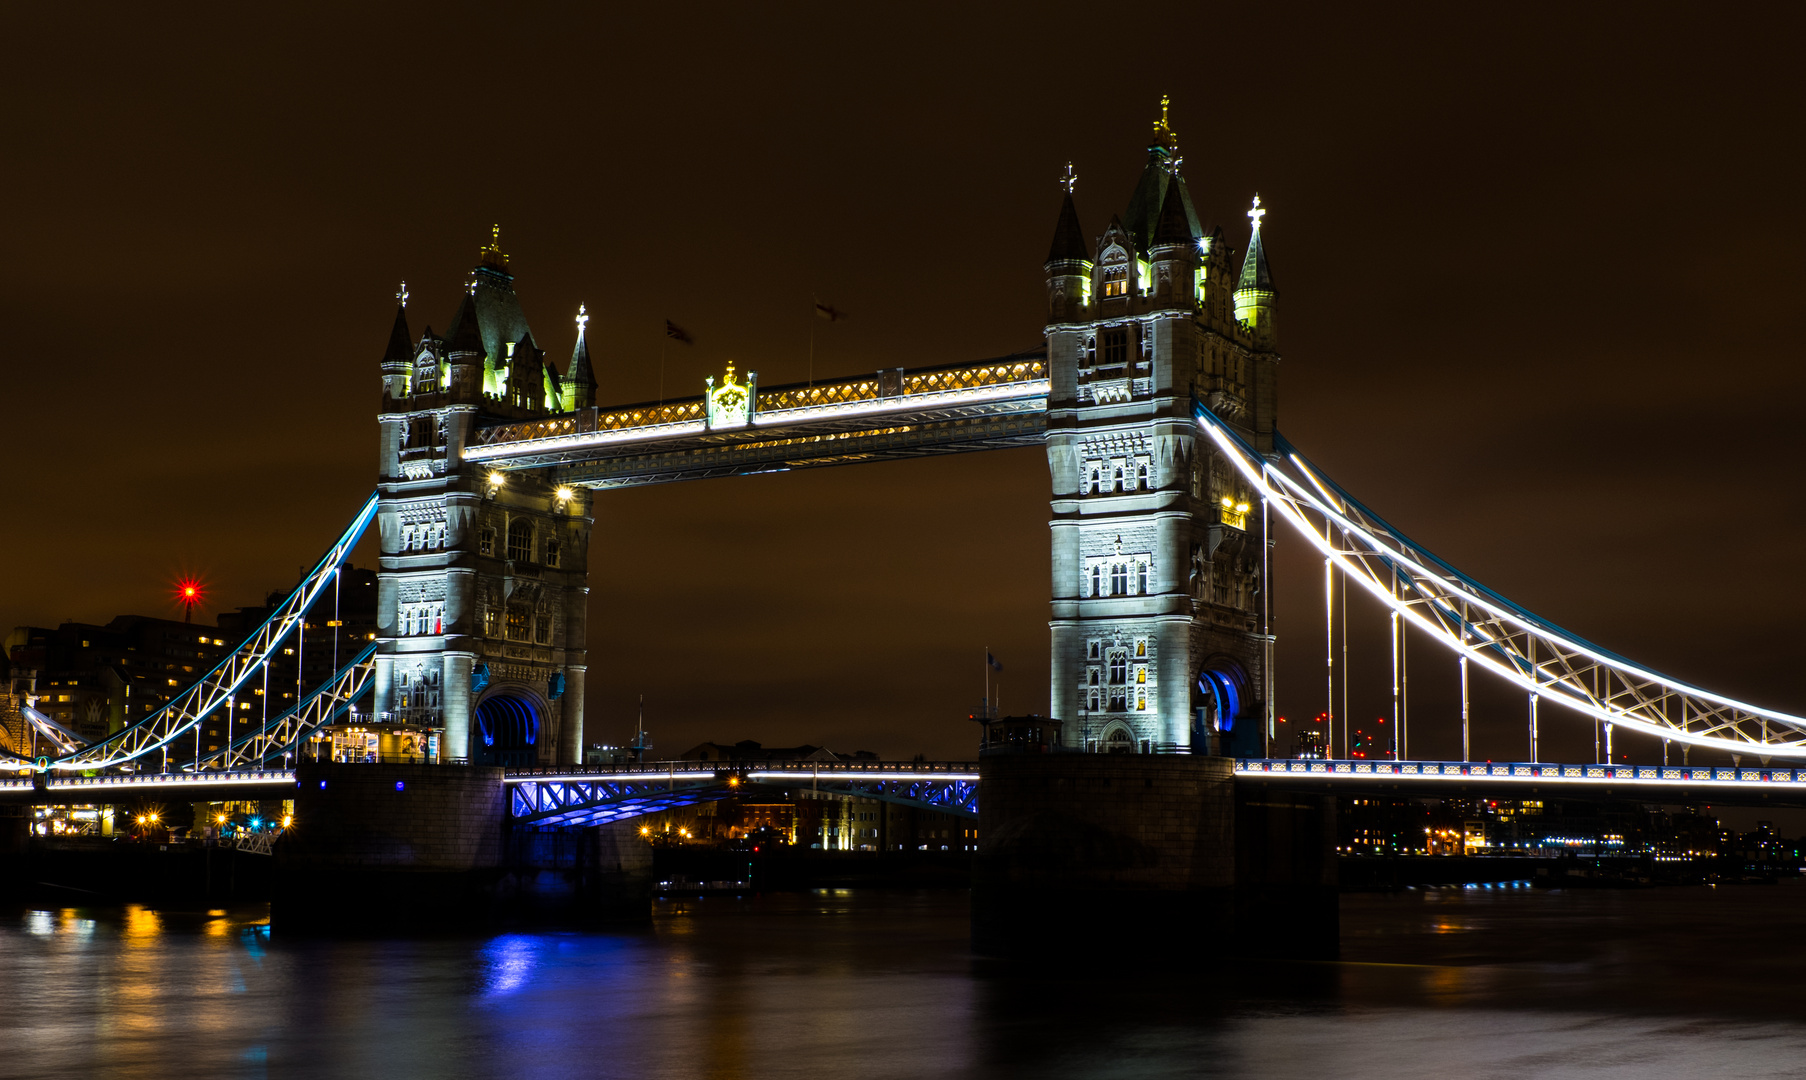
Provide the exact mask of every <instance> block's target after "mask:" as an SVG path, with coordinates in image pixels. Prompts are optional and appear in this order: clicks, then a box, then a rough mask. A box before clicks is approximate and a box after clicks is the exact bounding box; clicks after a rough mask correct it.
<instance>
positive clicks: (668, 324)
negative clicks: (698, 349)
mask: <svg viewBox="0 0 1806 1080" xmlns="http://www.w3.org/2000/svg"><path fill="white" fill-rule="evenodd" d="M665 336H666V337H668V338H671V339H672V340H674V341H681V342H683V343H684V344H685V345H694V344H696V342H695V341H694V340H692V339H691V337H690V335H689V334H687V333H685V332H684V328H683V327H681V326H679V325H677V324H676V323H674V322H672V321H671V320H670V319H666V320H665Z"/></svg>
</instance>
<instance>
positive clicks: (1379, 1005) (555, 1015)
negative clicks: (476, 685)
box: [0, 882, 1806, 1080]
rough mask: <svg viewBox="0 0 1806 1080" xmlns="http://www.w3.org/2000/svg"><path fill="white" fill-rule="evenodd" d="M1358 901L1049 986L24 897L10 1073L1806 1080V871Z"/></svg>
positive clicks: (13, 936)
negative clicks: (1799, 878) (1245, 944)
mask: <svg viewBox="0 0 1806 1080" xmlns="http://www.w3.org/2000/svg"><path fill="white" fill-rule="evenodd" d="M1342 912H1343V915H1342V918H1343V945H1342V959H1341V960H1340V961H1339V962H1335V963H1277V962H1275V963H1262V962H1258V961H1237V962H1231V963H1226V964H1225V965H1223V966H1222V967H1221V968H1219V969H1216V970H1198V971H1195V972H1181V973H1169V974H1164V975H1159V976H1147V975H1120V974H1119V975H1099V974H1088V973H1085V972H1079V971H1072V970H1065V969H1063V968H1062V967H1061V965H1059V963H1058V954H1059V948H1060V947H1059V943H1058V942H1056V941H1050V942H1049V943H1048V952H1049V955H1050V959H1052V960H1053V961H1054V962H1053V963H1052V965H1051V966H1050V967H1048V968H1045V969H1042V970H1037V971H1025V970H1022V969H1020V968H1016V967H1013V966H1011V965H1008V964H1004V963H1000V962H996V961H990V960H983V959H976V958H974V957H973V956H972V955H971V954H970V952H969V950H968V947H967V941H966V933H967V922H966V919H967V899H966V894H965V893H963V892H953V891H943V892H917V893H901V892H863V891H818V892H814V893H795V894H773V895H767V896H761V897H755V898H750V899H733V898H710V899H706V900H685V901H676V900H670V901H661V902H659V903H658V905H657V907H656V912H655V916H654V918H653V920H652V922H651V923H650V925H648V926H646V927H643V928H639V929H634V930H628V931H620V932H582V933H579V932H544V933H503V934H494V935H485V936H471V937H464V938H446V937H435V938H407V937H397V938H393V939H373V940H356V941H345V940H336V941H323V940H305V939H303V940H289V939H284V938H282V937H280V936H272V935H271V934H270V932H269V929H268V927H267V925H265V922H264V920H265V914H266V913H265V912H264V911H262V910H258V909H246V910H239V911H232V912H220V913H206V912H195V913H186V914H183V913H173V912H169V913H159V912H153V911H149V910H145V909H142V908H123V909H120V908H112V909H94V910H83V909H62V910H53V909H41V908H28V909H17V908H15V909H11V910H7V911H5V912H4V913H3V914H0V970H4V971H5V973H6V978H5V982H4V985H5V991H4V1004H3V1005H0V1008H3V1009H4V1014H5V1018H6V1028H7V1030H8V1032H9V1035H10V1037H9V1038H8V1039H7V1040H6V1046H5V1049H4V1051H3V1052H0V1075H3V1076H7V1077H33V1078H52V1077H71V1078H75V1077H84V1078H85V1077H94V1076H103V1077H145V1078H165V1077H181V1078H187V1080H192V1078H197V1077H266V1076H267V1077H327V1076H336V1077H383V1078H402V1077H437V1078H445V1077H504V1076H505V1077H523V1078H537V1077H547V1078H553V1077H558V1078H562V1077H615V1076H620V1077H673V1078H677V1077H684V1078H690V1077H722V1078H727V1077H749V1078H751V1077H759V1078H764V1077H788V1076H797V1077H802V1076H809V1077H821V1076H844V1077H859V1078H862V1080H870V1078H880V1077H991V1076H1024V1077H1030V1076H1032V1077H1055V1078H1059V1077H1161V1076H1236V1077H1321V1076H1337V1077H1356V1078H1365V1077H1374V1078H1384V1080H1403V1078H1409V1077H1436V1078H1439V1080H1447V1078H1450V1077H1626V1078H1629V1077H1638V1078H1648V1077H1700V1076H1712V1077H1781V1076H1789V1077H1794V1076H1799V1075H1801V1074H1802V1072H1803V1071H1806V995H1803V994H1801V993H1800V990H1801V987H1802V984H1803V983H1806V975H1803V972H1806V966H1803V964H1806V933H1802V931H1803V930H1806V883H1801V882H1789V883H1787V884H1784V885H1781V886H1778V887H1776V886H1770V887H1763V886H1753V885H1752V886H1739V887H1722V888H1705V887H1701V888H1673V889H1659V890H1647V891H1623V892H1608V891H1555V892H1545V891H1537V890H1533V889H1530V888H1528V887H1525V886H1506V887H1494V888H1473V887H1468V888H1454V889H1431V890H1415V891H1406V892H1401V893H1394V894H1361V895H1350V896H1345V897H1344V898H1343V901H1342ZM371 918H372V921H373V922H384V921H386V922H388V923H390V924H393V925H398V926H405V923H406V913H396V912H372V913H371ZM1073 932H1074V933H1078V934H1090V935H1101V936H1105V937H1107V936H1109V935H1110V934H1111V932H1112V927H1111V926H1110V925H1108V924H1099V925H1095V926H1085V927H1074V928H1073ZM1172 933H1173V934H1174V935H1175V936H1178V935H1185V934H1206V935H1208V934H1209V933H1211V930H1210V928H1208V927H1199V926H1175V927H1173V928H1172Z"/></svg>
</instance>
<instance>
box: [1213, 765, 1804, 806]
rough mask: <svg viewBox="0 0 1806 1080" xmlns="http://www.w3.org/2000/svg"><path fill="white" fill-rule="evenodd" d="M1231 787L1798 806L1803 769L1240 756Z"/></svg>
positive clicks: (1406, 795) (1408, 795) (1421, 795)
mask: <svg viewBox="0 0 1806 1080" xmlns="http://www.w3.org/2000/svg"><path fill="white" fill-rule="evenodd" d="M1235 779H1236V783H1237V784H1238V785H1257V784H1264V785H1271V786H1276V787H1284V788H1286V789H1288V790H1293V791H1315V792H1323V793H1328V794H1336V795H1380V796H1394V797H1398V798H1475V797H1479V796H1490V797H1493V798H1510V799H1527V798H1559V797H1562V796H1566V797H1568V798H1573V799H1629V800H1635V801H1641V802H1651V803H1693V802H1702V803H1703V802H1709V803H1713V804H1716V805H1720V806H1785V807H1806V768H1802V769H1793V768H1783V767H1771V766H1768V765H1760V764H1754V765H1752V764H1739V765H1600V764H1586V765H1576V764H1567V763H1562V764H1556V763H1552V762H1524V761H1484V762H1482V761H1360V760H1328V761H1323V760H1301V759H1297V758H1241V759H1238V760H1237V761H1236V763H1235Z"/></svg>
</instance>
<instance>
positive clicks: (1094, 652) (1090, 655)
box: [1087, 641, 1097, 660]
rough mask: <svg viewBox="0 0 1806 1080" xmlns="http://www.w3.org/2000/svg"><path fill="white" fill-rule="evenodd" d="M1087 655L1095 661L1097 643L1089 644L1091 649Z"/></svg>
mask: <svg viewBox="0 0 1806 1080" xmlns="http://www.w3.org/2000/svg"><path fill="white" fill-rule="evenodd" d="M1087 655H1088V656H1089V657H1090V658H1091V659H1093V660H1096V659H1097V642H1095V641H1093V642H1092V643H1091V648H1090V651H1089V652H1088V653H1087Z"/></svg>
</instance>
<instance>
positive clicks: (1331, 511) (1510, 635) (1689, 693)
mask: <svg viewBox="0 0 1806 1080" xmlns="http://www.w3.org/2000/svg"><path fill="white" fill-rule="evenodd" d="M1194 411H1195V412H1196V415H1197V419H1198V426H1199V427H1200V428H1202V429H1203V430H1204V431H1205V432H1206V433H1208V434H1209V436H1210V437H1211V439H1212V440H1213V441H1214V442H1215V443H1216V445H1217V448H1218V449H1219V450H1221V451H1222V452H1223V454H1224V455H1225V456H1226V457H1227V458H1228V459H1229V460H1230V461H1232V462H1233V463H1234V464H1235V466H1236V468H1237V469H1238V470H1239V471H1240V472H1241V474H1242V475H1243V477H1245V478H1246V479H1247V480H1248V482H1249V483H1250V484H1252V485H1253V486H1254V487H1255V488H1256V489H1257V490H1258V491H1259V492H1260V494H1261V496H1262V497H1263V498H1264V499H1265V500H1266V501H1267V504H1268V507H1269V508H1270V509H1271V510H1272V511H1273V512H1274V513H1276V514H1277V515H1278V516H1279V517H1281V518H1283V519H1285V520H1286V521H1287V522H1288V523H1289V524H1290V525H1292V527H1293V528H1295V529H1297V530H1298V532H1299V533H1300V534H1301V535H1302V536H1304V537H1305V539H1307V540H1309V541H1310V542H1311V544H1312V546H1314V547H1315V548H1316V549H1317V550H1318V551H1319V552H1321V553H1322V554H1323V555H1324V556H1325V557H1326V558H1329V559H1331V560H1333V561H1334V562H1335V563H1336V565H1338V566H1340V567H1341V568H1342V569H1343V571H1345V572H1346V574H1347V575H1348V577H1349V579H1351V580H1353V581H1355V582H1358V583H1359V584H1360V585H1361V586H1362V587H1364V588H1365V589H1366V590H1367V591H1368V592H1369V593H1370V594H1372V595H1373V596H1374V597H1375V598H1376V599H1378V600H1379V601H1380V602H1381V603H1383V604H1385V605H1386V606H1387V607H1388V608H1390V609H1391V610H1392V611H1394V612H1396V613H1397V614H1398V616H1399V617H1400V618H1401V619H1404V620H1406V621H1407V622H1409V623H1410V624H1411V625H1413V626H1415V627H1417V628H1418V629H1419V630H1421V631H1423V632H1424V633H1426V634H1428V635H1430V636H1431V637H1432V638H1434V639H1435V640H1436V641H1438V642H1440V643H1441V644H1442V645H1443V646H1445V647H1446V648H1448V649H1450V650H1451V651H1453V652H1455V653H1456V654H1457V655H1459V656H1464V657H1467V658H1468V659H1469V660H1471V661H1473V662H1474V663H1477V664H1481V665H1483V666H1485V667H1487V668H1488V669H1490V670H1491V671H1493V672H1494V673H1495V674H1497V675H1499V676H1501V677H1503V678H1505V679H1506V680H1508V681H1509V682H1512V683H1515V684H1516V685H1518V686H1520V687H1522V688H1524V689H1525V690H1527V691H1529V692H1530V693H1531V694H1534V695H1536V696H1537V697H1538V698H1545V699H1548V700H1551V701H1554V702H1557V703H1559V704H1562V705H1565V706H1567V707H1569V708H1571V709H1574V710H1576V711H1577V712H1581V713H1584V714H1586V715H1588V716H1591V717H1594V718H1596V719H1598V720H1600V721H1603V722H1604V723H1606V724H1608V725H1611V724H1616V725H1621V726H1623V727H1627V728H1630V729H1632V730H1635V731H1640V732H1643V733H1645V734H1649V735H1654V736H1656V737H1657V738H1661V739H1672V740H1674V741H1676V742H1680V743H1688V744H1692V745H1694V746H1706V747H1712V748H1714V749H1719V750H1728V751H1730V752H1732V753H1734V754H1748V753H1753V754H1757V755H1759V756H1760V757H1761V758H1762V759H1763V760H1764V761H1766V760H1767V759H1768V758H1769V757H1806V717H1799V716H1793V715H1790V714H1788V713H1783V712H1777V711H1775V710H1772V709H1764V708H1761V707H1759V706H1756V705H1750V704H1747V703H1745V702H1741V701H1737V700H1734V699H1732V698H1728V697H1725V696H1724V695H1722V694H1715V693H1712V692H1711V691H1709V690H1703V689H1700V688H1699V687H1696V686H1693V685H1691V684H1689V683H1685V682H1682V681H1681V680H1679V679H1674V678H1671V677H1669V676H1666V675H1663V674H1661V673H1659V672H1656V671H1652V670H1650V669H1648V668H1646V667H1643V666H1641V665H1638V664H1636V663H1633V662H1631V661H1629V660H1626V659H1625V658H1623V657H1621V656H1618V655H1616V654H1614V653H1611V652H1608V651H1607V650H1605V649H1602V648H1600V647H1599V646H1597V645H1594V644H1592V643H1590V642H1588V641H1585V640H1583V639H1582V638H1580V637H1578V636H1576V635H1574V634H1571V633H1569V632H1568V631H1566V630H1563V629H1562V628H1561V627H1559V626H1556V625H1555V624H1553V623H1551V622H1549V621H1548V620H1546V619H1544V618H1542V617H1541V616H1539V615H1537V614H1535V613H1534V612H1532V611H1530V610H1528V609H1526V608H1524V607H1521V606H1520V605H1518V604H1515V603H1513V602H1512V601H1510V600H1507V599H1506V598H1504V597H1503V596H1500V595H1499V594H1498V593H1496V592H1494V591H1492V590H1491V589H1489V588H1487V587H1486V586H1485V585H1482V584H1480V583H1479V582H1478V581H1475V580H1474V579H1473V578H1470V577H1468V576H1467V575H1466V574H1463V573H1461V572H1460V571H1459V570H1456V569H1455V568H1454V567H1452V566H1450V565H1449V564H1448V563H1446V562H1444V561H1443V560H1442V559H1441V558H1439V557H1437V556H1436V555H1435V554H1434V553H1432V552H1431V551H1429V550H1428V549H1426V548H1424V547H1422V546H1421V545H1419V544H1417V543H1415V542H1413V541H1412V540H1411V539H1410V538H1409V537H1407V536H1405V534H1404V533H1402V532H1400V531H1398V530H1397V529H1395V528H1393V527H1392V526H1391V525H1389V524H1387V523H1386V522H1385V521H1384V520H1383V519H1381V518H1380V516H1379V515H1377V514H1375V513H1374V512H1373V511H1371V510H1369V509H1368V508H1367V507H1365V506H1363V505H1361V503H1360V502H1359V501H1357V500H1356V499H1354V498H1353V497H1352V496H1351V495H1349V494H1348V492H1347V491H1346V490H1344V489H1343V488H1341V487H1339V486H1337V485H1336V484H1335V482H1334V481H1332V480H1330V479H1329V478H1328V477H1327V476H1325V475H1324V474H1323V472H1322V471H1320V470H1318V469H1317V468H1316V467H1315V466H1313V465H1312V464H1311V463H1310V462H1309V461H1308V460H1306V459H1305V458H1304V456H1303V455H1302V454H1299V453H1298V452H1297V451H1296V449H1295V448H1293V447H1292V445H1291V444H1290V443H1288V442H1286V440H1285V439H1283V438H1282V437H1280V436H1279V435H1278V434H1277V433H1275V435H1274V437H1273V441H1274V447H1275V451H1276V452H1275V453H1274V454H1273V455H1271V456H1270V457H1267V456H1263V455H1261V454H1260V453H1258V452H1257V451H1255V450H1254V449H1253V448H1252V447H1251V446H1249V445H1248V444H1247V443H1246V442H1245V441H1243V439H1242V438H1241V437H1240V436H1239V435H1237V434H1236V433H1235V432H1234V431H1233V430H1231V429H1230V428H1229V427H1228V425H1227V424H1225V423H1224V422H1223V421H1222V420H1221V419H1220V418H1218V417H1217V416H1215V415H1214V414H1212V413H1211V412H1210V410H1209V409H1207V408H1204V407H1203V406H1201V405H1200V406H1196V407H1195V410H1194Z"/></svg>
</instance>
